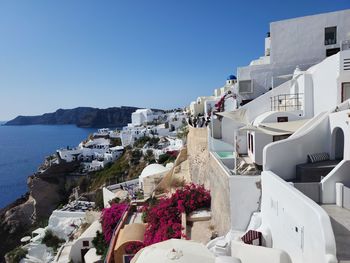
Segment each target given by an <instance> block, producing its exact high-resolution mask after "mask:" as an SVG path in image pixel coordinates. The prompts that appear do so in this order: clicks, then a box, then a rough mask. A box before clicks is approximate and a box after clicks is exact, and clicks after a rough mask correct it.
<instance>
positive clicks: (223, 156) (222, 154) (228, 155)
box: [216, 152, 235, 159]
mask: <svg viewBox="0 0 350 263" xmlns="http://www.w3.org/2000/svg"><path fill="white" fill-rule="evenodd" d="M216 154H217V155H218V156H219V158H220V159H226V158H230V159H231V158H234V157H235V155H234V153H233V152H216Z"/></svg>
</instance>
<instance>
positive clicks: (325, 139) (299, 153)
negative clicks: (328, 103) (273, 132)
mask: <svg viewBox="0 0 350 263" xmlns="http://www.w3.org/2000/svg"><path fill="white" fill-rule="evenodd" d="M329 151H330V141H329V120H328V114H320V115H318V116H316V117H315V118H314V119H313V120H311V121H309V122H308V123H307V124H306V125H304V126H303V127H302V128H301V129H300V130H299V131H298V132H296V133H294V134H293V135H292V136H290V137H289V138H287V139H285V140H282V141H278V142H274V143H271V144H269V145H267V146H266V147H265V148H264V150H263V170H264V171H273V172H274V173H276V174H278V175H279V176H280V177H281V178H283V179H284V180H290V179H294V178H295V169H296V168H295V166H296V165H297V164H301V163H306V162H307V155H308V154H313V153H321V152H329Z"/></svg>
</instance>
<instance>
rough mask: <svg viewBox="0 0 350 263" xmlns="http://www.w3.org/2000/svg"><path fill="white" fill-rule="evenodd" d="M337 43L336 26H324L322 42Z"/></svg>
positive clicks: (327, 43)
mask: <svg viewBox="0 0 350 263" xmlns="http://www.w3.org/2000/svg"><path fill="white" fill-rule="evenodd" d="M336 43H337V27H336V26H333V27H326V28H325V30H324V44H325V45H326V46H327V45H334V44H336Z"/></svg>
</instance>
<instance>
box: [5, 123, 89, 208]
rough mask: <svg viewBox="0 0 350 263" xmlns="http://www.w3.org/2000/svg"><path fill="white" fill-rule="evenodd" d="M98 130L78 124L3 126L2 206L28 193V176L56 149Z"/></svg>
mask: <svg viewBox="0 0 350 263" xmlns="http://www.w3.org/2000/svg"><path fill="white" fill-rule="evenodd" d="M94 131H96V129H90V128H89V129H85V128H78V127H76V126H75V125H29V126H1V123H0V208H3V207H5V206H6V205H8V204H9V203H11V202H12V201H14V200H15V199H17V198H18V197H20V196H21V195H23V194H24V193H26V192H27V190H28V188H27V177H28V176H29V175H31V174H33V173H34V172H36V170H37V168H38V167H39V166H40V164H41V163H42V162H43V161H44V159H45V157H46V156H48V155H50V154H52V153H54V152H55V151H56V149H58V148H63V147H67V146H76V145H78V144H79V143H80V142H81V141H82V140H84V139H86V138H87V136H88V135H89V134H90V133H93V132H94Z"/></svg>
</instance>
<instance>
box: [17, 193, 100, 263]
mask: <svg viewBox="0 0 350 263" xmlns="http://www.w3.org/2000/svg"><path fill="white" fill-rule="evenodd" d="M94 206H95V204H94V203H93V202H87V201H79V200H75V201H72V202H70V203H69V204H67V205H66V206H64V207H63V208H61V209H56V210H54V211H53V212H52V214H51V216H50V218H49V221H48V225H47V226H46V227H45V228H38V229H35V230H34V231H33V232H32V236H26V237H23V238H22V240H21V241H22V242H23V243H24V245H23V247H24V248H25V249H26V250H27V251H28V253H27V254H26V256H25V258H23V259H21V263H32V262H60V263H67V262H71V261H72V262H86V263H88V262H90V263H92V262H97V261H99V260H100V259H101V256H98V255H97V254H96V249H95V248H94V246H93V244H92V240H93V238H94V237H95V236H96V232H97V231H101V224H100V222H99V218H100V213H99V212H95V211H93V208H94ZM84 225H86V226H87V227H85V229H84V228H82V226H84ZM81 229H84V230H83V231H82V230H81ZM48 231H50V232H51V233H52V234H53V235H54V236H57V237H58V238H60V239H61V240H62V244H61V245H60V247H59V248H58V251H54V250H53V248H51V247H47V246H46V245H45V244H43V243H42V240H43V238H44V237H45V235H47V233H48ZM81 232H82V233H81Z"/></svg>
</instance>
